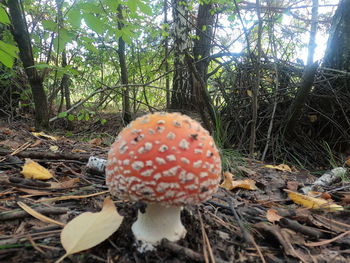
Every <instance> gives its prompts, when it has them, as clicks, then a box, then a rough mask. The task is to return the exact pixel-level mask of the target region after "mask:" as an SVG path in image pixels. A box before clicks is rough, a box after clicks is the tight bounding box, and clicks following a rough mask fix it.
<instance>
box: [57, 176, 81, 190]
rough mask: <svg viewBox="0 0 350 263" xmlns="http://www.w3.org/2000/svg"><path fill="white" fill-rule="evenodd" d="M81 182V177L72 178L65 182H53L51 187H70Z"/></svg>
mask: <svg viewBox="0 0 350 263" xmlns="http://www.w3.org/2000/svg"><path fill="white" fill-rule="evenodd" d="M79 182H80V178H71V179H69V180H66V181H63V182H59V183H57V182H51V188H62V189H63V188H70V187H73V186H74V185H75V184H77V183H79Z"/></svg>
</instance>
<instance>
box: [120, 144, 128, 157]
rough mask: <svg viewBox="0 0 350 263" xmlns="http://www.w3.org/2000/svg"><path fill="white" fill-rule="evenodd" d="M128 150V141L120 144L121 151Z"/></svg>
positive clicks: (122, 152)
mask: <svg viewBox="0 0 350 263" xmlns="http://www.w3.org/2000/svg"><path fill="white" fill-rule="evenodd" d="M127 150H128V146H127V143H126V141H122V142H121V143H120V146H119V153H120V154H124V153H125V152H126V151H127Z"/></svg>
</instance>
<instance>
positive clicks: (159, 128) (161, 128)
mask: <svg viewBox="0 0 350 263" xmlns="http://www.w3.org/2000/svg"><path fill="white" fill-rule="evenodd" d="M164 130H165V127H164V126H158V127H157V132H160V133H162V132H163V131H164Z"/></svg>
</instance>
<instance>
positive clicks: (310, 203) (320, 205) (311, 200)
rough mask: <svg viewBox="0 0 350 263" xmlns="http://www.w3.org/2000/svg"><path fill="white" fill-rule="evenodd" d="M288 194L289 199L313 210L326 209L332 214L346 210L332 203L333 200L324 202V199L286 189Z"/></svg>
mask: <svg viewBox="0 0 350 263" xmlns="http://www.w3.org/2000/svg"><path fill="white" fill-rule="evenodd" d="M284 191H285V192H287V193H288V196H289V198H290V199H291V200H292V201H293V202H294V203H296V204H299V205H302V206H304V207H306V208H311V209H324V210H328V211H330V212H335V211H342V210H344V208H343V207H342V206H340V205H337V204H334V203H332V201H331V200H324V199H322V198H315V197H311V196H307V195H302V194H299V193H296V192H292V191H289V190H287V189H284Z"/></svg>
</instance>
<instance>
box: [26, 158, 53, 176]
mask: <svg viewBox="0 0 350 263" xmlns="http://www.w3.org/2000/svg"><path fill="white" fill-rule="evenodd" d="M21 174H23V175H24V177H25V178H26V179H38V180H47V179H50V178H52V177H53V175H52V174H51V173H50V172H49V170H47V169H46V168H45V167H43V166H41V165H40V164H38V163H37V162H34V161H33V160H31V159H29V158H28V159H26V161H25V163H24V165H23V167H22V171H21Z"/></svg>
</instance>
